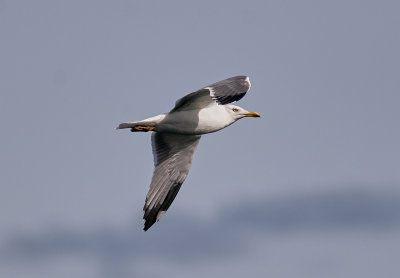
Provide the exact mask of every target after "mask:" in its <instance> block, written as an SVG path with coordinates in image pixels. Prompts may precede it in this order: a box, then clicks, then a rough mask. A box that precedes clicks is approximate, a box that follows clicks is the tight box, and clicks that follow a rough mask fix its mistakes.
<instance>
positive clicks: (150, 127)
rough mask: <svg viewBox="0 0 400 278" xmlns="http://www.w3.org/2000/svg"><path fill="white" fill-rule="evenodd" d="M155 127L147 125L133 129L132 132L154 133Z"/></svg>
mask: <svg viewBox="0 0 400 278" xmlns="http://www.w3.org/2000/svg"><path fill="white" fill-rule="evenodd" d="M154 128H155V127H154V126H147V125H137V126H134V127H132V128H131V131H132V132H137V131H144V132H148V131H153V130H154Z"/></svg>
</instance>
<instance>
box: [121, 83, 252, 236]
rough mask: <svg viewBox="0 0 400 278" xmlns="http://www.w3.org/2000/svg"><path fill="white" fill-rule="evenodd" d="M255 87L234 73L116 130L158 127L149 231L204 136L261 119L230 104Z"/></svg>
mask: <svg viewBox="0 0 400 278" xmlns="http://www.w3.org/2000/svg"><path fill="white" fill-rule="evenodd" d="M250 87H251V84H250V79H249V77H247V76H235V77H231V78H228V79H225V80H222V81H219V82H216V83H214V84H211V85H209V86H207V87H204V88H203V89H200V90H197V91H195V92H193V93H190V94H188V95H186V96H184V97H183V98H181V99H179V100H178V101H176V103H175V107H174V108H173V109H172V110H171V111H170V112H169V113H165V114H160V115H158V116H154V117H151V118H148V119H145V120H142V121H138V122H129V123H121V124H120V125H119V126H118V127H117V128H116V129H124V128H130V129H131V131H132V132H138V131H143V132H147V131H152V135H151V145H152V150H153V158H154V167H155V168H154V172H153V177H152V179H151V183H150V189H149V191H148V193H147V196H146V201H145V205H144V207H143V212H144V216H143V220H144V228H143V230H144V231H147V230H148V229H149V228H150V227H151V226H152V225H153V224H154V223H155V222H157V221H159V220H160V218H161V217H162V216H163V215H164V213H165V212H166V211H167V210H168V208H169V207H170V205H171V204H172V201H173V200H174V199H175V197H176V194H177V193H178V191H179V189H180V188H181V186H182V183H183V182H184V181H185V179H186V176H187V175H188V173H189V170H190V167H191V165H192V160H193V155H194V151H195V150H196V147H197V145H198V144H199V141H200V138H201V136H202V135H203V134H207V133H211V132H216V131H218V130H221V129H223V128H225V127H227V126H229V125H231V124H233V123H234V122H236V121H237V120H239V119H241V118H244V117H260V115H259V114H258V113H257V112H253V111H247V110H245V109H243V108H241V107H239V106H235V105H232V104H230V103H232V102H235V101H238V100H240V99H241V98H242V97H243V96H244V95H245V94H246V93H247V91H249V89H250Z"/></svg>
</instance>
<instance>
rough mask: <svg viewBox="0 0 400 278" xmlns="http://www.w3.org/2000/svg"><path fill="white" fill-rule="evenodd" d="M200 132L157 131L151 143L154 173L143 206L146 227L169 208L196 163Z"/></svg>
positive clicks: (145, 228) (146, 228)
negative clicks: (187, 133)
mask: <svg viewBox="0 0 400 278" xmlns="http://www.w3.org/2000/svg"><path fill="white" fill-rule="evenodd" d="M200 137H201V136H200V135H180V134H170V133H157V132H154V133H153V134H152V137H151V143H152V148H153V156H154V166H155V168H154V172H153V177H152V179H151V184H150V189H149V192H148V193H147V196H146V202H145V205H144V208H143V211H144V216H143V219H144V220H145V223H144V230H145V231H146V230H148V229H149V228H150V227H151V226H152V225H153V224H154V223H155V222H156V221H158V220H159V219H160V218H161V217H162V216H163V214H164V213H165V212H166V211H167V210H168V208H169V206H170V205H171V204H172V201H173V200H174V199H175V196H176V194H178V191H179V189H180V188H181V185H182V183H183V182H184V181H185V179H186V176H187V175H188V173H189V169H190V166H191V165H192V160H193V154H194V151H195V150H196V147H197V145H198V144H199V140H200Z"/></svg>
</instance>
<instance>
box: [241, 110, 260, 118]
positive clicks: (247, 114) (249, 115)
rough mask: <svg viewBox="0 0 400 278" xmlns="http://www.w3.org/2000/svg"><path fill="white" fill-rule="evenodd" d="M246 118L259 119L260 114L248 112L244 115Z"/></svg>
mask: <svg viewBox="0 0 400 278" xmlns="http://www.w3.org/2000/svg"><path fill="white" fill-rule="evenodd" d="M244 115H245V116H246V117H257V118H259V117H261V116H260V114H258V113H257V112H254V111H249V113H246V114H244Z"/></svg>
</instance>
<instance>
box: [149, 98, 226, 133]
mask: <svg viewBox="0 0 400 278" xmlns="http://www.w3.org/2000/svg"><path fill="white" fill-rule="evenodd" d="M233 122H234V119H233V118H231V117H230V115H229V114H228V113H227V112H226V109H225V108H224V107H223V106H222V105H216V106H212V107H209V108H203V109H200V110H186V111H177V112H173V113H169V114H167V115H166V117H165V118H164V120H163V121H162V122H161V123H159V124H158V125H157V127H156V131H160V132H171V133H180V134H193V135H201V134H205V133H211V132H215V131H218V130H220V129H223V128H224V127H226V126H228V125H230V124H232V123H233Z"/></svg>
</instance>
